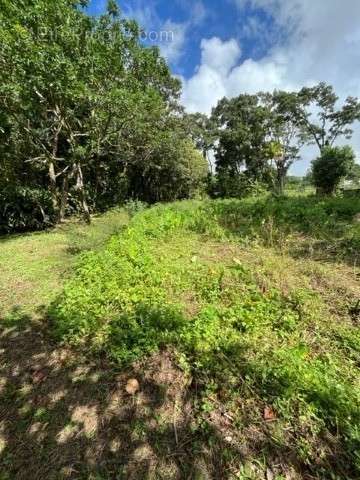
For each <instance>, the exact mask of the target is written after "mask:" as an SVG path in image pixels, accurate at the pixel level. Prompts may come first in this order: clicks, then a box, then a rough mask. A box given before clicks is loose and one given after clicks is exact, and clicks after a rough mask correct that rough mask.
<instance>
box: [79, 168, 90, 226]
mask: <svg viewBox="0 0 360 480" xmlns="http://www.w3.org/2000/svg"><path fill="white" fill-rule="evenodd" d="M76 190H77V191H78V192H79V195H80V203H81V207H82V209H83V213H84V219H85V221H86V223H91V217H90V210H89V206H88V204H87V201H86V193H85V187H84V177H83V173H82V169H81V165H80V162H78V163H77V164H76Z"/></svg>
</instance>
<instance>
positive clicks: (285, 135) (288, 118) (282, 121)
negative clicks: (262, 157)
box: [259, 91, 302, 195]
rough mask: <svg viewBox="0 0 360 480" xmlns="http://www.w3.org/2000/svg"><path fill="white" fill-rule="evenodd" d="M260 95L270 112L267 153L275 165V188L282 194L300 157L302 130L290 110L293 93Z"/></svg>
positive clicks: (277, 92) (279, 92)
mask: <svg viewBox="0 0 360 480" xmlns="http://www.w3.org/2000/svg"><path fill="white" fill-rule="evenodd" d="M259 96H260V98H261V101H262V102H263V103H264V105H265V106H266V107H267V109H268V112H269V116H268V133H267V137H268V143H267V145H266V147H265V154H266V156H267V158H268V159H269V160H270V162H271V163H272V164H273V165H274V167H275V171H276V176H275V190H276V191H277V193H279V194H280V195H282V194H283V193H284V187H285V179H286V176H287V174H288V171H289V169H290V167H291V166H292V164H293V163H294V162H295V161H296V160H299V158H300V157H299V151H300V147H301V145H302V140H301V135H300V130H299V128H298V126H297V124H296V122H295V121H294V119H293V117H292V115H291V114H290V112H289V110H288V101H289V96H291V94H288V93H287V92H282V91H275V92H274V93H272V94H270V93H260V94H259Z"/></svg>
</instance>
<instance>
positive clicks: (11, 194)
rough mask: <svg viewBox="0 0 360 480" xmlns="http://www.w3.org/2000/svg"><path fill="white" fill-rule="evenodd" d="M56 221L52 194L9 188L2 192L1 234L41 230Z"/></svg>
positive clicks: (0, 196)
mask: <svg viewBox="0 0 360 480" xmlns="http://www.w3.org/2000/svg"><path fill="white" fill-rule="evenodd" d="M54 220H55V215H54V211H53V208H52V202H51V197H50V194H49V193H48V192H47V191H46V190H43V189H34V188H30V187H8V188H5V189H4V190H2V191H1V192H0V233H1V234H5V233H11V232H24V231H28V230H41V229H44V228H46V227H49V226H51V225H53V223H54Z"/></svg>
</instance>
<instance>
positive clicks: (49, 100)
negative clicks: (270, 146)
mask: <svg viewBox="0 0 360 480" xmlns="http://www.w3.org/2000/svg"><path fill="white" fill-rule="evenodd" d="M84 4H85V2H79V1H71V0H60V1H58V2H48V1H47V0H39V1H37V2H27V1H22V2H19V1H16V2H15V1H10V2H6V3H2V4H1V9H0V11H1V24H2V28H1V31H0V42H1V45H2V51H1V54H0V63H1V68H0V120H1V124H0V136H1V139H0V161H1V165H0V168H1V178H0V182H1V184H0V191H1V199H0V204H1V207H2V212H1V214H2V217H3V218H2V220H1V222H0V223H1V224H2V225H1V226H0V228H2V229H3V230H6V229H8V230H11V229H21V228H22V227H23V228H28V227H30V228H34V227H36V226H37V224H39V225H41V224H42V223H44V221H45V223H46V222H52V221H56V220H62V219H63V218H64V217H65V215H66V214H67V213H69V212H74V211H82V212H83V214H84V216H85V218H86V219H89V215H90V211H91V210H99V209H104V208H106V207H108V206H110V205H113V204H116V203H118V202H120V201H122V200H124V199H125V198H128V197H136V198H141V199H142V200H145V201H148V202H154V201H161V200H173V199H177V198H183V197H188V196H189V195H191V193H192V192H193V191H195V190H196V189H197V188H198V182H200V181H201V179H202V178H203V177H204V176H206V173H207V168H206V164H205V163H204V161H203V158H202V156H201V155H200V154H199V153H198V152H197V151H196V149H195V148H194V147H193V145H192V144H191V143H190V142H189V140H188V138H187V135H186V133H185V130H184V128H183V125H182V120H181V115H180V114H181V111H180V107H179V104H178V101H177V100H178V97H179V93H180V84H179V81H178V80H176V79H175V78H174V77H172V76H171V74H170V71H169V69H168V66H167V65H166V62H165V61H164V59H163V58H162V57H161V56H160V54H159V51H158V49H157V48H146V47H144V46H143V45H142V44H141V42H140V41H139V38H140V29H139V26H138V25H137V24H136V23H135V22H133V21H130V20H126V19H124V18H122V17H121V16H120V12H119V11H118V9H117V7H116V4H115V2H109V5H108V10H107V14H105V15H103V16H101V17H99V18H93V17H89V16H88V15H86V14H85V13H84V12H83V11H82V10H81V7H82V6H83V5H84Z"/></svg>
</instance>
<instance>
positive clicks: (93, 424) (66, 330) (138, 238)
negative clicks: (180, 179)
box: [0, 198, 360, 480]
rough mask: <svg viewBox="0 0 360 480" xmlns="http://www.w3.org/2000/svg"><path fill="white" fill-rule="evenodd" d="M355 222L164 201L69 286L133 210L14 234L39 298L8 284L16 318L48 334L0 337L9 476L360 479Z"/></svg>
mask: <svg viewBox="0 0 360 480" xmlns="http://www.w3.org/2000/svg"><path fill="white" fill-rule="evenodd" d="M359 212H360V205H354V202H347V201H342V200H329V201H325V202H319V201H318V200H314V199H306V198H298V199H296V198H295V199H293V198H291V199H289V200H281V201H270V200H266V199H262V200H259V201H255V200H249V201H242V202H238V201H228V202H214V203H212V202H205V203H200V202H185V203H180V204H175V205H173V206H159V207H156V208H154V209H151V210H149V211H145V212H143V213H140V214H138V215H137V216H135V217H134V218H133V219H132V220H131V223H130V225H129V228H128V229H126V230H125V231H124V232H123V233H121V234H120V235H117V236H115V237H113V239H112V240H111V241H110V243H109V244H108V245H107V246H106V248H100V249H99V248H95V250H97V251H95V252H89V253H85V254H84V255H83V256H82V259H81V261H80V263H78V264H77V265H78V266H77V268H76V273H75V275H71V276H70V275H69V267H70V266H72V265H73V262H74V260H73V256H72V255H73V253H74V251H75V252H78V251H79V250H87V249H88V248H87V247H88V246H89V247H91V248H92V246H94V247H99V245H100V244H101V243H102V241H103V239H104V238H105V237H107V236H108V235H107V234H106V233H105V232H104V230H105V224H106V225H108V224H110V232H111V231H112V230H113V228H114V221H113V220H114V219H115V224H116V225H118V223H123V222H124V221H125V218H124V217H121V220H120V221H119V222H118V220H117V218H118V217H116V215H118V214H111V215H115V216H114V217H112V216H111V215H110V216H109V217H105V218H104V217H103V218H102V219H99V220H98V222H99V223H98V224H95V226H94V227H91V229H95V232H94V234H90V232H91V231H92V230H87V228H85V230H84V231H83V235H81V236H80V237H79V232H78V230H77V228H75V229H74V227H73V226H70V227H67V228H70V231H71V232H72V233H71V234H69V232H68V231H67V232H63V231H60V232H52V233H49V234H38V235H34V236H29V237H20V238H18V239H17V238H13V239H9V240H7V241H6V242H5V243H4V245H5V250H4V252H5V253H2V255H3V257H2V258H5V259H7V260H6V265H7V273H6V276H7V278H8V279H9V278H11V276H12V275H13V278H15V271H16V269H20V268H21V264H22V265H24V266H25V272H26V275H27V278H30V280H29V290H30V292H31V290H32V289H33V290H32V291H33V292H36V295H33V296H32V295H31V293H29V294H28V295H23V294H22V290H23V285H22V284H21V283H18V284H17V283H16V282H15V283H13V291H12V293H11V294H8V295H7V296H5V297H4V298H5V301H4V300H3V302H4V305H5V311H7V312H9V311H11V309H12V306H14V304H15V303H14V302H16V304H18V305H21V306H22V310H25V311H28V312H29V313H30V314H31V315H34V312H35V311H37V310H38V307H39V306H40V305H42V312H43V313H42V315H43V318H46V319H48V318H50V325H49V327H48V328H43V326H42V324H41V322H37V323H36V324H35V325H33V324H30V325H27V326H25V327H23V328H19V327H18V326H17V325H16V324H15V323H14V322H13V325H11V324H10V325H9V322H7V324H6V328H4V329H3V330H2V335H1V339H0V341H1V350H0V351H1V355H2V360H3V362H2V369H1V378H0V389H2V402H1V405H0V421H1V423H0V472H1V473H0V478H1V480H5V479H11V480H12V479H25V478H26V479H65V478H70V479H88V480H90V479H92V480H95V479H96V480H105V479H106V480H110V479H121V478H124V479H146V478H148V479H220V478H221V479H229V480H230V479H234V480H235V479H238V480H247V479H249V480H251V479H254V480H255V479H256V480H257V479H264V480H269V479H277V480H284V479H286V480H291V479H294V480H295V479H323V480H325V479H326V480H328V479H344V480H345V479H356V478H358V477H359V472H360V458H359V456H358V452H359V440H360V433H359V427H358V426H359V423H360V403H359V398H360V393H359V375H358V368H359V365H360V338H359V321H360V308H359V304H358V301H359V299H360V282H359V278H360V270H359V268H358V255H359V248H358V245H359V244H358V241H359V238H360V232H359V225H358V223H357V222H356V215H357V214H358V213H359ZM97 225H98V226H99V228H98V227H97ZM100 225H102V226H100ZM99 232H101V235H100V236H99ZM41 236H42V237H41ZM70 237H71V240H70V241H69V240H68V239H69V238H70ZM39 238H42V241H40V242H39V243H37V242H38V239H39ZM60 238H61V240H60ZM79 238H81V239H82V240H81V241H80V240H79ZM50 239H51V240H50ZM56 239H57V240H56ZM75 239H77V240H75ZM89 239H90V240H89ZM45 240H46V242H45ZM26 241H28V243H26ZM7 242H8V243H7ZM17 242H25V244H22V245H23V247H22V248H21V249H20V248H17V247H16V243H17ZM45 243H46V245H47V246H45V245H44V244H45ZM79 243H80V245H79ZM39 244H41V245H42V247H40V246H39ZM24 245H26V248H25V246H24ZM35 245H37V247H36V248H35ZM49 245H52V247H53V249H52V248H50V247H49ZM19 246H20V243H19ZM69 246H70V247H71V248H70V251H69ZM29 250H32V251H34V252H36V251H38V253H37V254H33V255H31V254H30V256H28V255H29ZM54 250H55V251H57V252H58V253H57V254H56V253H54ZM6 252H8V253H6ZM11 252H12V253H11ZM26 252H27V253H26ZM39 255H41V256H44V255H45V257H46V259H47V263H45V266H43V264H42V262H41V261H40V257H39ZM11 257H12V258H11ZM20 258H21V261H20ZM29 258H30V259H34V258H35V259H36V260H35V262H31V263H33V265H31V263H30V262H29ZM63 261H64V262H65V265H63V263H62V262H63ZM11 265H13V268H11ZM66 265H68V267H67V268H66ZM70 269H71V268H70ZM30 272H32V274H31V275H32V277H31V276H30V277H28V276H29V275H30ZM41 272H44V275H45V277H41ZM47 272H51V275H49V276H47V275H46V273H47ZM64 272H65V277H66V281H65V289H64V290H63V288H62V283H63V275H64ZM68 277H70V278H68ZM44 278H45V279H46V281H45V282H44ZM51 279H52V280H51ZM50 280H51V281H50ZM2 281H3V282H4V284H6V283H7V282H8V281H9V280H6V279H3V280H2ZM52 285H55V287H53V286H52ZM46 292H47V293H46ZM39 297H41V298H42V300H41V301H38V298H39ZM44 298H45V299H46V301H44ZM49 303H51V306H50V307H49ZM37 317H38V319H40V318H41V314H40V313H38V314H37ZM13 320H15V319H14V318H13ZM56 337H57V338H58V340H62V341H63V342H64V343H63V344H62V345H61V344H59V342H58V341H56V342H55V340H54V338H56ZM71 344H72V345H76V349H75V350H73V349H72V348H70V347H69V345H71ZM129 379H136V380H137V381H138V382H139V389H138V390H137V388H135V390H137V391H136V392H132V394H129V393H128V392H127V382H128V380H129Z"/></svg>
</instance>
